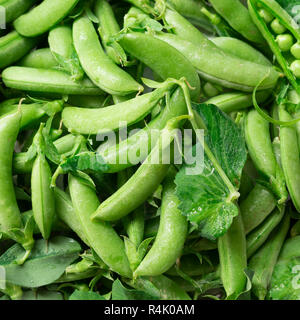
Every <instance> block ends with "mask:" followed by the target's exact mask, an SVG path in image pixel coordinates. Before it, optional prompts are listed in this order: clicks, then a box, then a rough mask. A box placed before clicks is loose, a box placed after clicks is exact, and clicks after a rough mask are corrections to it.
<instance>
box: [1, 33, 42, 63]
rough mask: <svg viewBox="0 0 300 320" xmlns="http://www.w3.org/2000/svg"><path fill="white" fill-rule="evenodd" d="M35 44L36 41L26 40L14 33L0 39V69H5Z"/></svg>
mask: <svg viewBox="0 0 300 320" xmlns="http://www.w3.org/2000/svg"><path fill="white" fill-rule="evenodd" d="M36 43H37V39H28V38H24V37H22V36H21V35H19V34H18V33H17V32H16V31H12V32H10V33H9V34H7V35H5V36H3V37H1V38H0V68H5V67H7V66H9V65H11V64H12V63H14V62H16V61H18V60H19V59H21V58H22V57H23V56H24V55H25V54H26V53H28V52H29V51H30V50H31V49H32V48H33V47H34V46H35V45H36Z"/></svg>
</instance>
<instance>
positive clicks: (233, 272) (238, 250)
mask: <svg viewBox="0 0 300 320" xmlns="http://www.w3.org/2000/svg"><path fill="white" fill-rule="evenodd" d="M218 251H219V258H220V267H221V279H222V283H223V286H224V289H225V291H226V295H227V298H226V299H228V300H236V299H237V298H238V297H239V295H240V294H241V293H242V292H243V291H244V290H245V287H246V282H247V279H246V274H245V269H246V268H247V252H246V236H245V231H244V226H243V221H242V217H241V215H240V214H239V215H238V216H237V217H235V218H234V220H233V223H232V225H231V227H230V229H229V230H228V231H227V233H226V234H225V235H224V236H222V237H220V238H219V239H218Z"/></svg>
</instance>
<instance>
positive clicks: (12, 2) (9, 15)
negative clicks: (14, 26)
mask: <svg viewBox="0 0 300 320" xmlns="http://www.w3.org/2000/svg"><path fill="white" fill-rule="evenodd" d="M36 2H37V0H0V6H1V7H3V8H4V10H5V19H6V23H9V22H12V21H14V20H15V19H16V18H18V17H19V16H20V15H22V14H23V13H25V12H26V11H27V10H28V9H29V8H30V7H32V6H33V5H34V4H35V3H36Z"/></svg>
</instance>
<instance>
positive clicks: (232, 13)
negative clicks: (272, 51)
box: [209, 0, 265, 45]
mask: <svg viewBox="0 0 300 320" xmlns="http://www.w3.org/2000/svg"><path fill="white" fill-rule="evenodd" d="M209 2H210V3H211V4H212V6H213V7H214V9H215V10H216V11H217V12H218V13H219V14H220V15H221V16H222V17H223V18H224V19H225V20H226V21H227V22H228V23H229V24H230V26H231V27H232V28H233V29H234V30H236V31H237V32H239V33H240V34H241V35H242V36H243V37H244V38H246V39H247V40H249V41H251V42H254V43H257V44H260V45H264V44H265V40H264V38H263V36H262V35H261V33H260V32H259V30H258V29H257V27H256V25H255V24H254V23H253V21H252V19H251V16H250V14H249V11H248V10H247V8H246V7H245V6H244V5H243V4H242V3H241V2H240V1H236V0H226V1H224V0H209Z"/></svg>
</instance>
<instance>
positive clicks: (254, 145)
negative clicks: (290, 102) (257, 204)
mask: <svg viewBox="0 0 300 320" xmlns="http://www.w3.org/2000/svg"><path fill="white" fill-rule="evenodd" d="M244 130H245V138H246V143H247V147H248V150H249V154H250V157H251V159H252V161H253V163H254V165H255V167H256V168H257V170H258V171H259V172H260V173H261V174H262V175H263V176H264V177H265V178H266V179H267V180H268V182H269V183H270V184H271V188H272V190H273V191H274V193H275V195H276V196H277V197H278V199H279V200H278V202H279V203H283V202H285V201H286V199H287V191H286V187H285V181H284V177H283V174H282V169H281V167H280V165H279V164H278V162H277V160H276V157H275V154H274V151H273V147H272V142H271V135H270V127H269V123H268V122H267V121H266V120H265V119H263V118H262V117H261V115H260V114H259V113H258V112H257V111H256V110H251V111H249V112H248V113H247V115H246V117H245V122H244Z"/></svg>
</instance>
